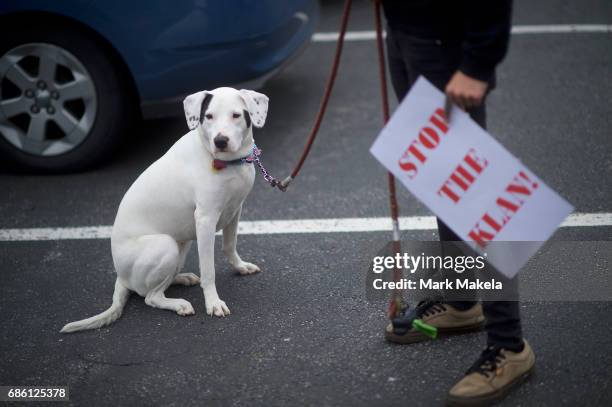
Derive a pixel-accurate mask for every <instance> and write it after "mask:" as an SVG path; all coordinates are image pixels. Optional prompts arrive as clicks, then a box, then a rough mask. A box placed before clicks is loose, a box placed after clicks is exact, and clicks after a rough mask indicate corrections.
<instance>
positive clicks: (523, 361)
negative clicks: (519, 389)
mask: <svg viewBox="0 0 612 407" xmlns="http://www.w3.org/2000/svg"><path fill="white" fill-rule="evenodd" d="M523 341H524V344H525V346H524V347H523V350H522V351H520V352H511V351H508V350H505V349H501V348H497V347H489V348H487V349H485V350H484V351H483V352H482V355H481V356H480V358H479V359H478V360H477V361H476V363H474V365H473V366H472V367H471V368H470V370H468V372H467V373H466V375H465V377H464V378H463V379H461V380H459V382H457V384H455V385H454V386H453V387H452V388H451V389H450V391H449V392H448V398H447V404H448V405H449V406H488V405H490V404H492V403H494V402H496V401H498V400H500V399H502V398H503V397H505V396H506V394H508V392H509V391H510V390H511V389H512V388H513V387H515V386H516V385H518V384H520V383H521V382H522V381H523V380H524V379H526V378H527V377H528V376H529V374H530V373H531V372H532V371H533V365H534V363H535V355H534V354H533V350H531V346H529V344H528V343H527V341H525V340H523Z"/></svg>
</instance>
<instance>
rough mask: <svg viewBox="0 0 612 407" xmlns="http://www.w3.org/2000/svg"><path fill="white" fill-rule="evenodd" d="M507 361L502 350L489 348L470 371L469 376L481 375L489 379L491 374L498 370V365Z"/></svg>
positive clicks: (494, 347) (493, 347)
mask: <svg viewBox="0 0 612 407" xmlns="http://www.w3.org/2000/svg"><path fill="white" fill-rule="evenodd" d="M504 359H505V356H504V354H503V353H502V348H500V347H498V346H489V347H487V348H486V349H485V350H483V351H482V353H481V354H480V357H479V358H478V360H476V362H474V364H473V365H472V366H471V367H470V368H469V369H468V371H467V372H466V375H467V374H470V373H479V374H481V375H483V376H486V377H488V376H489V375H490V374H491V373H493V372H494V371H495V370H497V367H498V365H499V364H500V363H501V362H502V361H503V360H504Z"/></svg>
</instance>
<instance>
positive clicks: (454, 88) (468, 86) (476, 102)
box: [446, 71, 488, 110]
mask: <svg viewBox="0 0 612 407" xmlns="http://www.w3.org/2000/svg"><path fill="white" fill-rule="evenodd" d="M487 86H488V84H487V82H483V81H481V80H478V79H474V78H472V77H470V76H467V75H466V74H464V73H463V72H461V71H457V72H455V74H454V75H453V77H452V78H451V80H450V81H449V82H448V84H447V85H446V95H447V96H448V98H449V99H450V100H451V101H452V102H453V103H455V104H456V105H457V106H459V107H460V108H461V109H463V110H468V109H471V108H473V107H478V106H480V104H481V103H482V101H483V99H484V97H485V94H486V93H487Z"/></svg>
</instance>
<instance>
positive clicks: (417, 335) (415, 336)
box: [385, 321, 485, 345]
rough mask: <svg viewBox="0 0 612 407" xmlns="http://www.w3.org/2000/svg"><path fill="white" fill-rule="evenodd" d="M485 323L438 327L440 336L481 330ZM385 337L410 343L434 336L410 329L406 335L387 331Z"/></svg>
mask: <svg viewBox="0 0 612 407" xmlns="http://www.w3.org/2000/svg"><path fill="white" fill-rule="evenodd" d="M484 324H485V322H484V321H480V322H477V323H475V324H470V325H464V326H460V327H455V328H438V338H441V337H446V336H453V335H461V334H467V333H470V332H476V331H480V330H482V328H484ZM385 339H386V340H387V341H389V342H393V343H398V344H402V345H406V344H410V343H417V342H424V341H428V340H432V339H433V338H430V337H429V336H427V335H425V334H424V333H422V332H419V331H408V333H407V334H406V335H397V334H395V333H393V332H387V331H385Z"/></svg>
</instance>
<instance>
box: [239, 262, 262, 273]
mask: <svg viewBox="0 0 612 407" xmlns="http://www.w3.org/2000/svg"><path fill="white" fill-rule="evenodd" d="M234 270H236V271H237V272H239V273H240V274H242V275H243V276H245V275H247V274H254V273H259V272H260V271H261V269H260V268H259V267H258V266H256V265H255V264H253V263H249V262H246V261H241V262H240V263H237V264H235V265H234Z"/></svg>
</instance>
